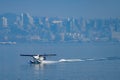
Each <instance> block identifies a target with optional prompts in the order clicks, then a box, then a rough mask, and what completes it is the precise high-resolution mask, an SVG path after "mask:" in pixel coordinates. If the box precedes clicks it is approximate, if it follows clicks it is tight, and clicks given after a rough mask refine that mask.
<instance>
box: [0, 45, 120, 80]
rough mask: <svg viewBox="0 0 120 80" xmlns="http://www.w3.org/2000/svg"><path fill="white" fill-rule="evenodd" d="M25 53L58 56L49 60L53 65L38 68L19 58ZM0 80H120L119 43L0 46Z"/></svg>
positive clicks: (26, 59) (38, 65) (27, 58)
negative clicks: (53, 54)
mask: <svg viewBox="0 0 120 80" xmlns="http://www.w3.org/2000/svg"><path fill="white" fill-rule="evenodd" d="M22 53H24V54H33V53H36V54H37V53H38V54H42V53H55V54H57V56H55V57H47V60H49V61H51V63H48V64H36V65H35V64H29V60H30V59H31V58H29V57H21V56H19V55H20V54H22ZM61 59H62V60H64V61H61ZM0 80H120V44H117V43H86V44H85V43H84V44H82V43H79V44H77V43H72V44H70V43H67V44H64V43H62V44H60V43H56V44H53V43H51V44H40V43H39V44H37V43H30V44H28V43H25V44H24V43H23V44H16V45H0Z"/></svg>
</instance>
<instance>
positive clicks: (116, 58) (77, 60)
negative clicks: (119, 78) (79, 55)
mask: <svg viewBox="0 0 120 80" xmlns="http://www.w3.org/2000/svg"><path fill="white" fill-rule="evenodd" d="M106 60H120V57H105V58H86V59H59V60H56V61H49V60H45V61H43V62H42V63H43V64H53V63H62V62H83V61H106Z"/></svg>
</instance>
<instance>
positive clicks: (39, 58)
mask: <svg viewBox="0 0 120 80" xmlns="http://www.w3.org/2000/svg"><path fill="white" fill-rule="evenodd" d="M20 56H28V57H32V58H33V59H32V60H30V63H31V64H41V63H44V62H45V61H46V57H47V56H56V54H20Z"/></svg>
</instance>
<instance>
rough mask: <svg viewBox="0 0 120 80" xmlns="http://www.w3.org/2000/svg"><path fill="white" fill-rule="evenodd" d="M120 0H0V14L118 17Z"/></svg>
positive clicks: (119, 15)
mask: <svg viewBox="0 0 120 80" xmlns="http://www.w3.org/2000/svg"><path fill="white" fill-rule="evenodd" d="M119 8H120V0H0V14H4V13H16V14H20V13H30V14H31V15H33V16H48V17H49V16H50V17H52V16H59V17H85V18H109V17H120V9H119Z"/></svg>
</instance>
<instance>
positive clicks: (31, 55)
mask: <svg viewBox="0 0 120 80" xmlns="http://www.w3.org/2000/svg"><path fill="white" fill-rule="evenodd" d="M37 55H39V56H56V54H20V56H30V57H33V56H37Z"/></svg>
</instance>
